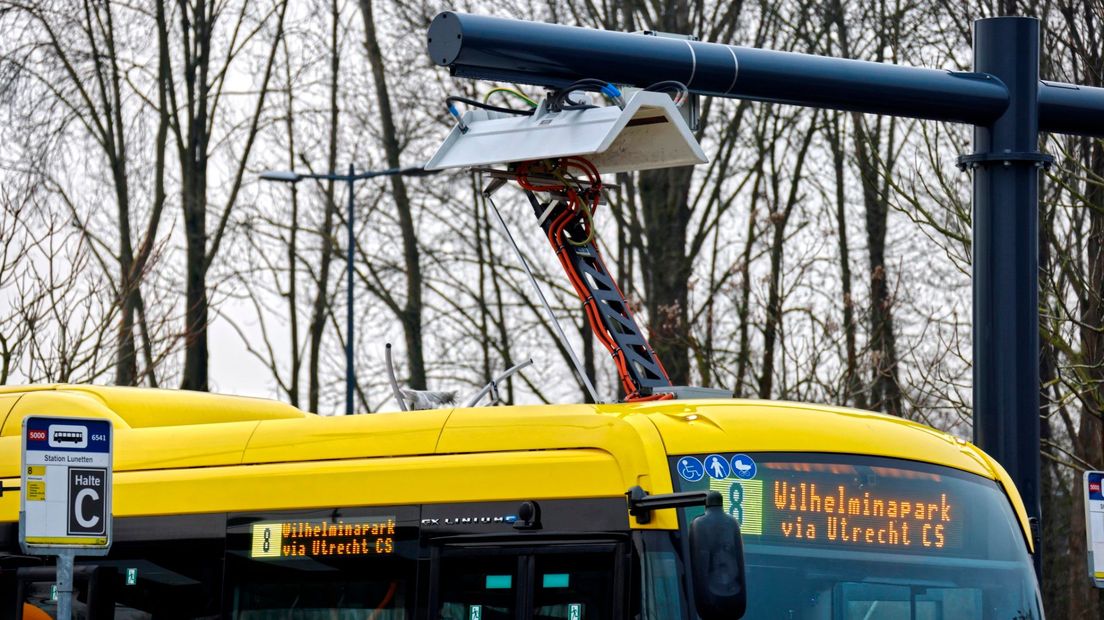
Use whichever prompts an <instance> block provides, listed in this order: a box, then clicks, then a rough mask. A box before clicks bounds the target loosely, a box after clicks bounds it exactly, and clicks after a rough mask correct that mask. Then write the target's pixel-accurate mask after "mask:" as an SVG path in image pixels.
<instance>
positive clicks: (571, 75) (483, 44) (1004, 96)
mask: <svg viewBox="0 0 1104 620" xmlns="http://www.w3.org/2000/svg"><path fill="white" fill-rule="evenodd" d="M428 37H429V41H428V44H429V54H430V57H431V58H432V60H433V62H435V63H437V64H438V65H441V66H445V67H448V68H449V71H450V72H451V73H452V75H454V76H456V77H464V78H476V79H485V80H496V81H500V82H514V83H519V84H532V85H536V86H547V87H553V88H554V87H559V86H563V85H565V84H568V83H570V82H573V81H575V80H579V79H582V78H598V79H602V80H606V81H608V82H613V83H615V84H627V85H632V86H638V87H645V86H648V85H649V84H653V83H655V82H660V81H663V80H677V81H679V82H682V83H683V84H686V86H687V87H688V88H689V89H690V91H691V92H694V93H697V94H700V95H707V96H712V97H732V98H738V99H753V100H757V101H768V102H774V103H785V104H792V105H800V106H810V107H816V108H831V109H836V110H848V111H854V112H866V113H870V114H888V115H892V116H906V117H911V118H923V119H930V120H939V121H951V122H959V123H967V124H971V125H986V124H988V123H990V122H991V121H993V120H995V119H996V118H997V117H999V116H1000V115H1001V114H1002V113H1003V112H1004V110H1005V109H1006V108H1007V107H1008V105H1009V93H1008V88H1007V87H1006V86H1005V84H1003V83H1002V82H1001V81H1000V80H999V79H998V78H996V77H994V76H993V75H990V74H987V73H973V72H955V71H943V70H939V69H924V68H917V67H906V66H902V65H890V64H882V63H876V62H868V61H864V60H850V59H844V58H831V57H827V56H813V55H809V54H796V53H792V52H777V51H773V50H765V49H757V48H748V47H738V46H734V45H722V44H719V43H707V42H703V41H687V40H682V39H671V38H664V37H651V36H646V35H642V34H634V33H627V32H615V31H609V30H593V29H589V28H579V27H576V26H562V25H558V24H546V23H543V22H530V21H521V20H514V19H504V18H500V17H488V16H484V15H471V14H466V13H455V12H445V13H441V14H440V15H438V16H437V17H435V18H434V19H433V22H432V23H431V24H430V27H429V33H428ZM1038 101H1039V119H1040V125H1039V129H1040V130H1041V131H1052V132H1060V133H1077V134H1084V135H1090V136H1104V88H1091V87H1086V86H1076V85H1072V84H1059V83H1047V82H1040V83H1039V96H1038Z"/></svg>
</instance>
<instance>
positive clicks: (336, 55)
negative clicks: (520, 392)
mask: <svg viewBox="0 0 1104 620" xmlns="http://www.w3.org/2000/svg"><path fill="white" fill-rule="evenodd" d="M330 12H331V14H332V16H333V21H332V22H331V25H330V136H329V139H330V147H329V153H328V155H327V157H326V169H327V172H337V143H338V140H339V134H338V127H339V121H340V114H341V111H340V110H339V109H338V107H337V93H338V84H339V81H340V75H341V52H340V50H339V49H338V27H339V25H340V23H341V19H340V9H339V8H338V6H337V2H336V0H335V1H333V2H331V3H330ZM336 217H337V202H336V201H335V200H334V182H333V180H329V181H327V182H326V212H325V214H323V216H322V247H321V249H320V250H319V256H320V264H319V267H318V290H316V291H315V294H314V303H313V305H312V306H311V321H310V327H309V331H310V353H309V356H310V359H309V360H308V361H307V407H308V408H309V410H310V411H313V412H315V413H318V401H319V400H320V398H321V391H322V383H321V379H320V378H319V373H320V372H321V363H322V360H321V358H322V336H323V333H324V332H325V330H326V313H327V309H328V308H329V306H330V266H331V265H332V263H333V255H334V250H335V248H334V245H335V244H334V230H333V225H334V219H335V218H336ZM345 217H349V214H345ZM352 241H353V240H352V239H349V240H348V242H349V243H352ZM349 268H350V269H351V268H352V266H351V265H350V266H349Z"/></svg>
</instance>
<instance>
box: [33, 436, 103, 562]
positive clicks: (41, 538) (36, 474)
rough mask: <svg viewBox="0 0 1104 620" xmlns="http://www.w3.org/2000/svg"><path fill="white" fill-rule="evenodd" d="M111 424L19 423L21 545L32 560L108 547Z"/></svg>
mask: <svg viewBox="0 0 1104 620" xmlns="http://www.w3.org/2000/svg"><path fill="white" fill-rule="evenodd" d="M111 431H112V429H111V422H110V421H108V420H101V419H82V418H53V417H42V416H28V417H26V418H24V419H23V466H22V478H23V480H22V482H23V493H22V497H21V500H20V506H19V508H20V513H19V517H20V518H19V543H20V545H21V546H22V547H23V551H24V552H25V553H28V554H35V555H56V554H57V553H58V551H59V550H71V551H75V552H76V553H77V554H80V555H99V553H97V551H99V552H100V553H102V552H106V550H107V549H108V548H109V547H110V546H111V448H112V432H111Z"/></svg>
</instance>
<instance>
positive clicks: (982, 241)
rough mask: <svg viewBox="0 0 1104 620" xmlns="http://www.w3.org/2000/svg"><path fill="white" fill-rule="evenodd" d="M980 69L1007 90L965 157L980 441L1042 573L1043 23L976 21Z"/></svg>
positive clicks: (999, 19) (976, 130)
mask: <svg viewBox="0 0 1104 620" xmlns="http://www.w3.org/2000/svg"><path fill="white" fill-rule="evenodd" d="M974 70H975V71H977V72H982V73H988V74H991V75H993V76H994V77H996V78H997V79H999V80H1000V81H1001V82H1003V83H1004V85H1005V86H1006V87H1007V88H1008V93H1009V103H1008V107H1007V108H1006V109H1005V110H1004V113H1003V114H1001V115H1000V116H998V117H997V119H996V120H995V121H993V122H992V123H991V124H989V125H979V126H977V127H975V128H974V149H975V152H974V153H973V154H972V155H967V156H964V157H961V158H959V163H960V165H962V166H964V167H969V168H971V169H973V171H974V221H973V236H974V239H973V254H974V278H973V283H974V343H973V346H974V369H973V370H974V442H975V443H976V444H977V445H978V446H980V447H981V448H982V449H983V450H985V451H986V452H988V453H989V454H990V455H991V456H993V458H995V459H996V460H997V461H998V462H999V463H1000V464H1001V465H1003V466H1004V468H1005V469H1006V470H1008V473H1009V475H1011V476H1012V480H1013V481H1014V482H1015V483H1016V486H1017V487H1018V488H1019V491H1020V495H1021V496H1022V497H1023V501H1024V504H1025V505H1026V507H1027V514H1028V517H1029V518H1030V519H1032V536H1033V537H1034V538H1035V558H1034V559H1035V570H1036V572H1037V573H1039V572H1040V566H1041V549H1040V548H1039V534H1038V532H1039V529H1038V528H1039V523H1040V521H1039V519H1040V517H1041V508H1040V496H1039V467H1040V458H1039V312H1038V307H1039V249H1038V240H1039V169H1040V168H1041V167H1042V166H1044V165H1046V164H1047V163H1049V160H1050V158H1049V157H1047V156H1046V155H1044V154H1043V153H1041V152H1039V148H1038V147H1039V107H1038V101H1037V99H1038V92H1039V86H1038V84H1039V21H1038V20H1036V19H1033V18H1026V17H995V18H990V19H981V20H978V21H976V22H974ZM1040 577H1041V575H1040Z"/></svg>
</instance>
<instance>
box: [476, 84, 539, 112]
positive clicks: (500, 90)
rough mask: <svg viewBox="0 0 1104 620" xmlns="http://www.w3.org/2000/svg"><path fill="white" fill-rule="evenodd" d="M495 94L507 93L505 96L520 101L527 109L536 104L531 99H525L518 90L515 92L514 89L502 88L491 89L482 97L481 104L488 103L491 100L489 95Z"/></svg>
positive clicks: (523, 94)
mask: <svg viewBox="0 0 1104 620" xmlns="http://www.w3.org/2000/svg"><path fill="white" fill-rule="evenodd" d="M495 93H507V94H510V95H513V96H515V97H517V98H519V99H521V100H522V101H524V102H525V103H527V104H529V107H531V108H535V107H537V102H536V101H533V100H532V99H530V98H529V97H527V96H526V95H525V93H523V92H521V91H520V90H516V89H513V88H502V87H498V88H492V89H491V90H490V91H488V92H487V94H486V95H485V96H484V97H483V103H487V102H488V101H490V100H491V95H493V94H495Z"/></svg>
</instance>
